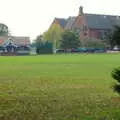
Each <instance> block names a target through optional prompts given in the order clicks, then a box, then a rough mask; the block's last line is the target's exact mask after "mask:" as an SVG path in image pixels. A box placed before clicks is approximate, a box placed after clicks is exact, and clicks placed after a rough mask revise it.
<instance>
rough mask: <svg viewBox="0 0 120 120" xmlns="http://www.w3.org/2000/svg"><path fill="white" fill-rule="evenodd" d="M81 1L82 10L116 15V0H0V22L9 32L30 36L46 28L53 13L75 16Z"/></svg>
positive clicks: (54, 14)
mask: <svg viewBox="0 0 120 120" xmlns="http://www.w3.org/2000/svg"><path fill="white" fill-rule="evenodd" d="M81 5H82V6H83V7H84V12H85V13H99V14H113V15H120V4H119V0H0V22H1V23H4V24H6V25H7V26H8V27H9V30H10V31H11V34H12V35H15V36H30V37H31V40H32V39H34V38H35V37H36V36H37V35H39V34H42V33H43V32H44V31H46V30H47V29H48V28H49V26H50V24H51V23H52V21H53V20H54V18H55V17H60V18H67V17H69V16H77V15H78V10H79V6H81Z"/></svg>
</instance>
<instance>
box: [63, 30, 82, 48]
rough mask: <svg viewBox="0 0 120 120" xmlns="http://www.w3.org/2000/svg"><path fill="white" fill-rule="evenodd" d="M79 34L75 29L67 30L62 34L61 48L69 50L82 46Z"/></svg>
mask: <svg viewBox="0 0 120 120" xmlns="http://www.w3.org/2000/svg"><path fill="white" fill-rule="evenodd" d="M80 45H81V44H80V39H79V36H78V35H77V34H76V33H75V32H73V31H65V32H64V33H63V34H62V39H61V48H63V49H65V50H67V49H71V48H78V47H80Z"/></svg>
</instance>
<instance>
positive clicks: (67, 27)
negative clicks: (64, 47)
mask: <svg viewBox="0 0 120 120" xmlns="http://www.w3.org/2000/svg"><path fill="white" fill-rule="evenodd" d="M75 19H76V17H69V18H68V21H67V23H66V26H65V30H71V28H72V25H73V23H74V21H75Z"/></svg>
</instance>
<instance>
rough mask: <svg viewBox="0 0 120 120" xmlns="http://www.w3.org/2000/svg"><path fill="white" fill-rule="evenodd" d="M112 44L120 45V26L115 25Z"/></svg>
mask: <svg viewBox="0 0 120 120" xmlns="http://www.w3.org/2000/svg"><path fill="white" fill-rule="evenodd" d="M110 43H111V46H113V47H114V46H119V47H120V26H115V28H114V31H113V33H112V36H111V40H110Z"/></svg>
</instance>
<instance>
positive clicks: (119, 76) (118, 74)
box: [112, 67, 120, 94]
mask: <svg viewBox="0 0 120 120" xmlns="http://www.w3.org/2000/svg"><path fill="white" fill-rule="evenodd" d="M112 77H113V78H114V79H115V80H116V81H117V82H118V83H116V84H115V85H114V86H113V89H114V91H115V92H117V93H118V94H120V67H119V68H115V69H114V70H113V71H112Z"/></svg>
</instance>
